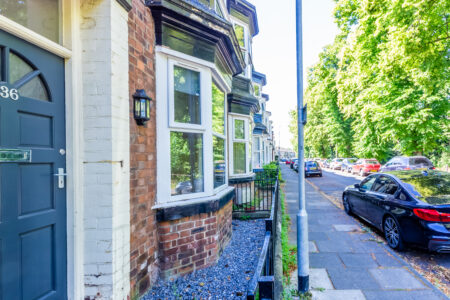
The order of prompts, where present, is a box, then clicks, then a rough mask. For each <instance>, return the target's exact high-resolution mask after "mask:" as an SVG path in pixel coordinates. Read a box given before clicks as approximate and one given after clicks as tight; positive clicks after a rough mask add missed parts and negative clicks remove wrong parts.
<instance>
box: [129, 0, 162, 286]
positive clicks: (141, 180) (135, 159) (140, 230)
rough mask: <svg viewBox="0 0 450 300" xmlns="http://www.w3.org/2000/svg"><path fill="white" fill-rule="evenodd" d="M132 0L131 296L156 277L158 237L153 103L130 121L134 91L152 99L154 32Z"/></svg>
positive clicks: (144, 9)
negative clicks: (142, 119)
mask: <svg viewBox="0 0 450 300" xmlns="http://www.w3.org/2000/svg"><path fill="white" fill-rule="evenodd" d="M142 2H143V1H141V0H133V3H132V5H133V8H132V10H131V11H130V12H129V15H128V43H129V86H130V148H131V149H130V172H131V174H130V175H131V181H130V225H131V236H130V238H131V240H130V243H131V245H130V252H131V255H130V264H131V266H130V270H131V272H130V280H131V293H132V294H133V293H139V294H142V293H143V292H145V291H146V290H148V289H149V288H150V286H151V285H152V284H153V283H154V281H155V280H156V279H157V277H158V272H159V268H158V248H157V247H158V234H157V229H156V228H157V223H156V218H155V212H154V211H152V209H151V207H152V206H153V205H154V204H155V201H156V125H155V119H156V118H155V104H154V103H153V104H152V105H153V107H152V110H151V119H150V121H149V122H147V124H146V125H145V126H137V125H136V121H135V120H134V118H133V97H132V94H134V92H135V91H136V89H145V91H146V92H147V95H149V96H150V97H151V98H152V99H153V100H155V70H154V65H155V55H154V54H155V53H154V46H155V30H154V23H153V18H152V15H151V13H150V9H149V8H147V7H145V5H144V4H143V3H142Z"/></svg>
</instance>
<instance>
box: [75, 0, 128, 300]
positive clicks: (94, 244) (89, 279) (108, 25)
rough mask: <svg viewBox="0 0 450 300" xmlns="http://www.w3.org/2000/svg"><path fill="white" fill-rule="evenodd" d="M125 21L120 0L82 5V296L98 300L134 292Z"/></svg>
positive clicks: (120, 296) (99, 1)
mask: <svg viewBox="0 0 450 300" xmlns="http://www.w3.org/2000/svg"><path fill="white" fill-rule="evenodd" d="M127 22H128V14H127V12H126V11H125V10H124V9H123V8H122V7H121V6H120V5H119V4H118V3H117V2H116V0H97V1H93V0H91V1H84V2H83V4H82V6H81V24H80V36H81V45H82V46H81V47H82V81H83V99H82V101H83V132H82V135H83V141H84V153H83V156H84V157H83V174H84V194H83V203H84V228H83V230H84V287H85V290H84V296H85V297H86V296H90V297H95V296H97V297H98V298H99V299H126V298H127V295H128V294H129V290H130V282H129V273H130V266H129V262H130V244H129V242H130V223H129V220H130V207H129V204H130V202H129V180H130V174H129V155H130V154H129V149H130V145H129V140H130V138H129V103H128V97H129V96H128V95H129V91H128V25H127ZM79 100H81V99H79ZM99 296H100V297H99ZM96 299H97V298H96Z"/></svg>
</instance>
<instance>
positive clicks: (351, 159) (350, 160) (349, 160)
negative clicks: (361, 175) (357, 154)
mask: <svg viewBox="0 0 450 300" xmlns="http://www.w3.org/2000/svg"><path fill="white" fill-rule="evenodd" d="M356 161H357V159H356V158H349V159H348V162H349V163H352V164H354V163H355V162H356Z"/></svg>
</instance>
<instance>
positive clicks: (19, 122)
mask: <svg viewBox="0 0 450 300" xmlns="http://www.w3.org/2000/svg"><path fill="white" fill-rule="evenodd" d="M64 113H65V108H64V60H63V59H61V58H59V57H56V56H54V55H53V54H50V53H49V52H47V51H45V50H42V49H40V48H38V47H36V46H33V45H31V44H29V43H27V42H25V41H23V40H21V39H18V38H16V37H14V36H12V35H10V34H8V33H6V32H4V31H1V30H0V271H1V272H0V300H14V299H26V300H28V299H58V300H60V299H65V298H66V190H65V179H64V178H63V177H62V176H61V177H58V176H54V174H56V173H58V169H62V170H60V171H65V169H66V160H65V117H64ZM61 173H64V172H61ZM59 179H63V181H62V182H61V181H60V180H59Z"/></svg>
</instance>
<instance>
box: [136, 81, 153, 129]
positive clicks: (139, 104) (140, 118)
mask: <svg viewBox="0 0 450 300" xmlns="http://www.w3.org/2000/svg"><path fill="white" fill-rule="evenodd" d="M133 99H134V119H135V120H136V123H137V124H138V125H145V122H147V121H148V120H150V101H152V99H151V98H150V97H149V96H147V94H146V93H145V90H140V89H138V90H136V93H134V95H133Z"/></svg>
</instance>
